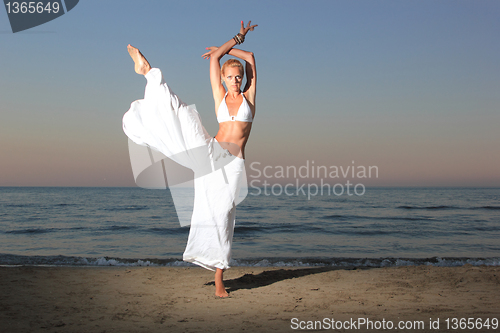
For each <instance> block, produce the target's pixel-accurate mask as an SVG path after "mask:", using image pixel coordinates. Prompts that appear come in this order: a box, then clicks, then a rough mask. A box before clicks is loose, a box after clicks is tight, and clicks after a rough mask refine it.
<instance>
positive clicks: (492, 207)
mask: <svg viewBox="0 0 500 333" xmlns="http://www.w3.org/2000/svg"><path fill="white" fill-rule="evenodd" d="M469 209H472V210H476V209H487V210H500V206H480V207H471V208H469Z"/></svg>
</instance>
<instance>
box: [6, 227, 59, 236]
mask: <svg viewBox="0 0 500 333" xmlns="http://www.w3.org/2000/svg"><path fill="white" fill-rule="evenodd" d="M56 230H57V229H55V228H51V229H40V228H33V229H19V230H10V231H5V233H6V234H13V235H23V234H28V235H37V234H45V233H48V232H53V231H56Z"/></svg>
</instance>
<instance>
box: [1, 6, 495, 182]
mask: <svg viewBox="0 0 500 333" xmlns="http://www.w3.org/2000/svg"><path fill="white" fill-rule="evenodd" d="M499 17H500V2H498V1H483V0H477V1H472V0H471V1H460V0H458V1H457V0H454V1H426V0H419V1H396V0H393V1H384V0H381V1H373V0H370V1H362V0H361V1H347V0H345V1H342V0H338V1H331V0H324V1H319V0H310V1H305V0H303V1H291V0H286V1H285V0H274V1H252V2H249V1H245V2H243V1H194V0H193V1H166V0H148V1H143V0H106V1H99V0H82V1H80V2H79V3H78V5H77V6H76V7H75V8H74V9H72V10H71V11H70V12H68V13H66V14H65V15H63V16H61V17H59V18H57V19H55V20H53V21H50V22H48V23H45V24H43V25H40V26H38V27H34V28H32V29H29V30H26V31H23V32H18V33H12V30H11V28H10V25H9V21H8V17H7V13H6V10H4V9H3V8H0V40H1V45H0V100H1V103H0V142H1V145H0V171H1V172H0V186H135V183H134V178H133V174H132V170H131V165H130V160H129V155H128V145H127V137H126V136H125V134H124V133H123V130H122V127H121V126H122V125H121V119H122V117H123V114H124V113H125V112H126V111H127V110H128V108H129V107H130V103H131V102H133V101H134V100H137V99H141V98H142V97H143V94H144V86H145V83H146V81H145V79H144V78H143V77H141V76H140V75H137V74H135V73H134V70H133V62H132V60H131V59H130V57H129V55H128V53H127V50H126V46H127V44H129V43H130V44H132V45H134V46H136V47H138V48H139V49H140V50H141V51H142V52H143V54H144V55H145V56H146V58H147V59H148V60H149V62H150V63H151V64H152V66H153V67H158V68H160V69H161V70H162V72H163V74H164V76H165V79H166V81H167V82H168V83H169V85H170V86H171V87H172V89H173V90H174V91H175V92H176V93H177V94H178V95H179V96H180V97H181V99H182V100H183V101H185V102H186V103H187V104H195V105H196V107H197V110H198V111H199V112H200V114H201V117H202V120H203V124H204V126H205V127H206V128H207V130H208V132H209V133H210V134H211V135H213V136H215V134H216V133H217V128H218V127H217V121H216V118H215V113H214V104H213V98H212V93H211V88H210V81H209V71H208V69H209V68H208V61H207V60H204V59H203V58H202V57H201V55H202V54H203V53H204V52H205V47H208V46H212V45H216V46H219V45H221V44H223V43H224V42H226V41H227V40H229V39H230V38H232V36H234V35H235V34H236V33H237V32H238V31H239V26H240V21H241V20H244V21H245V22H246V21H248V20H252V23H254V24H258V27H257V28H256V29H255V31H253V32H249V34H248V35H247V38H246V41H245V43H244V44H242V46H241V48H243V49H245V50H248V51H252V52H254V54H255V58H256V63H257V77H258V84H257V101H256V107H257V111H256V117H255V119H254V123H253V128H252V133H251V136H250V139H249V142H248V144H247V147H246V151H245V155H246V162H245V164H246V166H247V175H248V176H249V177H250V178H252V179H254V178H256V177H258V176H259V173H262V172H263V170H264V168H265V167H268V168H267V169H266V170H267V171H268V174H269V173H271V178H272V181H274V182H282V181H285V180H283V179H279V177H277V176H276V174H274V172H275V171H277V170H279V167H284V168H286V167H295V168H299V167H301V166H305V165H313V164H314V165H315V166H325V167H327V168H328V169H329V170H332V169H334V168H335V167H337V168H340V167H342V168H344V169H345V168H347V167H354V166H355V167H356V170H359V168H360V167H366V168H368V167H369V166H372V167H373V166H376V168H377V170H378V174H377V177H375V176H374V175H372V177H371V178H364V179H358V181H362V182H363V183H364V184H365V185H367V186H500V144H499V143H500V131H499V130H498V128H499V125H500V94H499V91H500V83H499V78H500V62H499V61H498V60H499V59H500V43H498V36H499V35H500V20H499V19H498V18H499ZM329 180H331V181H333V182H337V181H342V180H343V179H340V180H339V179H329ZM286 181H288V180H286Z"/></svg>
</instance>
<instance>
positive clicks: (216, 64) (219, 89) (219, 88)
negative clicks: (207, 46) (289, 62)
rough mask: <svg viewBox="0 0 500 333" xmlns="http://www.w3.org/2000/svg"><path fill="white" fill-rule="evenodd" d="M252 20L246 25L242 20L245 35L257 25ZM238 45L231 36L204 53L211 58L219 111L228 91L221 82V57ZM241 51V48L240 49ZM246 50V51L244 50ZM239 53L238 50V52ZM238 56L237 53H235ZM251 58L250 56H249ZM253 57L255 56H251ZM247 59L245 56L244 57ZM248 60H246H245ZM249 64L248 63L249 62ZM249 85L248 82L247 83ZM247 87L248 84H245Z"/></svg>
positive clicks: (214, 93) (211, 78)
mask: <svg viewBox="0 0 500 333" xmlns="http://www.w3.org/2000/svg"><path fill="white" fill-rule="evenodd" d="M250 23H251V22H248V25H247V26H246V27H245V26H244V25H243V21H241V28H240V34H241V35H243V36H245V35H246V34H247V32H248V31H252V30H253V29H254V28H255V27H256V26H257V25H250ZM235 45H236V41H235V40H234V39H233V38H231V39H230V40H228V41H227V42H225V43H224V44H223V45H222V46H221V47H219V48H217V49H216V50H211V51H210V52H207V53H210V54H209V55H208V56H206V54H207V53H205V54H204V55H203V57H204V58H210V83H211V85H212V93H213V96H214V101H215V109H216V111H217V107H218V105H219V104H220V102H221V101H222V98H224V94H225V93H226V90H225V89H224V86H223V85H222V82H221V67H220V59H221V58H222V57H223V56H224V55H225V54H227V53H229V52H230V51H231V49H232V48H233V46H235ZM239 51H241V50H239ZM242 52H246V51H242ZM237 53H238V52H237ZM235 56H236V55H235ZM247 58H248V59H249V60H250V58H249V57H247ZM251 58H252V59H253V56H252V57H251ZM242 59H243V60H245V59H244V58H242ZM245 61H246V60H245ZM251 61H253V63H254V66H255V61H254V60H251ZM247 64H248V63H247ZM247 67H248V65H247ZM247 85H248V83H247ZM245 89H246V86H245Z"/></svg>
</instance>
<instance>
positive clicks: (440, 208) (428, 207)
mask: <svg viewBox="0 0 500 333" xmlns="http://www.w3.org/2000/svg"><path fill="white" fill-rule="evenodd" d="M397 208H399V209H424V210H446V209H461V207H454V206H424V207H422V206H398V207H397Z"/></svg>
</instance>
